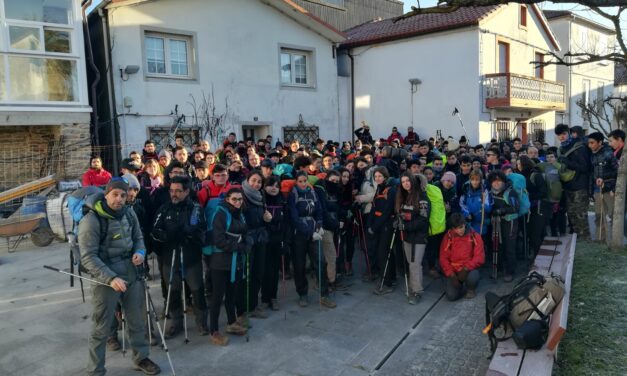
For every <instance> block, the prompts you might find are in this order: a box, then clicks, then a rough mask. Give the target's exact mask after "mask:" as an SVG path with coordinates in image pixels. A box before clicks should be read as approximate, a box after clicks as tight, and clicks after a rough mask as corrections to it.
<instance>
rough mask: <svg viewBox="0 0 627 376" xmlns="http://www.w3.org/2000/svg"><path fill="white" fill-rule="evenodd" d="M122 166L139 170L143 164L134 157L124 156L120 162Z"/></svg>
mask: <svg viewBox="0 0 627 376" xmlns="http://www.w3.org/2000/svg"><path fill="white" fill-rule="evenodd" d="M120 165H121V167H122V168H125V169H127V170H131V171H139V170H141V168H142V166H141V165H140V164H139V162H137V161H135V160H134V159H131V158H124V159H122V163H121V164H120Z"/></svg>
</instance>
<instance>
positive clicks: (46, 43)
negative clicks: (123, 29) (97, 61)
mask: <svg viewBox="0 0 627 376" xmlns="http://www.w3.org/2000/svg"><path fill="white" fill-rule="evenodd" d="M0 1H1V0H0ZM3 3H4V18H2V19H0V35H3V36H4V42H6V43H0V46H3V47H4V49H0V89H1V90H0V101H9V102H40V103H41V102H79V101H80V100H81V99H80V93H79V85H78V81H79V72H78V62H79V59H80V56H79V54H78V51H77V50H76V47H75V46H74V44H75V43H73V42H74V37H75V34H76V29H77V28H80V27H82V24H81V23H77V22H74V8H73V7H74V5H73V4H74V1H73V0H4V1H3Z"/></svg>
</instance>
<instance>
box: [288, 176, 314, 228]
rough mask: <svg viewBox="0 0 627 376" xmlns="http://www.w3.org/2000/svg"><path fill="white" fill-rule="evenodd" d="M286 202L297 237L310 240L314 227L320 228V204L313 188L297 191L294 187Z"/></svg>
mask: <svg viewBox="0 0 627 376" xmlns="http://www.w3.org/2000/svg"><path fill="white" fill-rule="evenodd" d="M287 202H288V204H287V205H288V207H289V210H290V220H291V221H292V226H293V227H294V229H295V230H296V233H297V234H298V236H305V237H306V238H310V237H311V235H313V233H314V231H315V230H316V227H322V204H321V203H320V200H319V199H318V196H317V195H316V192H315V191H314V190H313V188H311V187H307V189H306V190H305V191H299V189H298V188H296V187H294V188H293V189H292V192H290V195H289V197H288V200H287Z"/></svg>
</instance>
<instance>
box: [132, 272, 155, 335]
mask: <svg viewBox="0 0 627 376" xmlns="http://www.w3.org/2000/svg"><path fill="white" fill-rule="evenodd" d="M135 269H137V278H138V279H139V280H140V281H144V295H145V298H146V324H147V325H148V343H149V344H151V343H152V320H151V318H150V301H149V299H148V286H147V283H146V276H145V274H143V275H142V274H140V273H141V271H142V270H143V273H146V271H145V270H146V269H145V268H143V267H142V268H140V267H139V266H137V265H136V266H135Z"/></svg>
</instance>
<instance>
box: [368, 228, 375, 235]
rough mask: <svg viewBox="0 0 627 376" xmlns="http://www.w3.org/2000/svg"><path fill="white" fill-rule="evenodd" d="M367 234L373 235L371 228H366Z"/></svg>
mask: <svg viewBox="0 0 627 376" xmlns="http://www.w3.org/2000/svg"><path fill="white" fill-rule="evenodd" d="M368 234H370V235H374V231H372V227H368Z"/></svg>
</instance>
